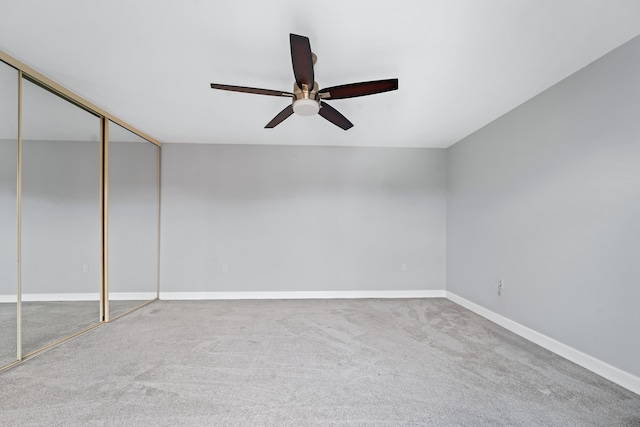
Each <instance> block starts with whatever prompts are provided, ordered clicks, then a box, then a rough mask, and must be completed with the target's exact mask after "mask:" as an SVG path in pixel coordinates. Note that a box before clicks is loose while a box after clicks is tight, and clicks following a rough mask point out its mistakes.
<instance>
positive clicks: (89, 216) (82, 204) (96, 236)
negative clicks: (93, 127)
mask: <svg viewBox="0 0 640 427" xmlns="http://www.w3.org/2000/svg"><path fill="white" fill-rule="evenodd" d="M85 265H86V266H87V270H88V271H86V272H85V271H84V266H85ZM22 292H23V294H57V293H72V294H75V293H80V294H85V293H88V294H96V295H97V294H98V293H99V292H100V147H99V143H98V142H96V141H87V142H78V141H29V140H25V141H23V142H22Z"/></svg>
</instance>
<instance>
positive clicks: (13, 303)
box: [0, 61, 18, 366]
mask: <svg viewBox="0 0 640 427" xmlns="http://www.w3.org/2000/svg"><path fill="white" fill-rule="evenodd" d="M17 188H18V70H16V69H15V68H13V67H10V66H9V65H7V64H5V63H4V62H2V61H0V366H4V365H7V364H9V363H11V362H13V361H15V360H16V359H17V357H18V353H17V336H18V335H17V334H18V331H17V329H18V323H17V312H18V304H17V301H18V297H17V293H18V263H17V258H18V216H17V215H18V214H17V212H18V209H17V206H18V191H17Z"/></svg>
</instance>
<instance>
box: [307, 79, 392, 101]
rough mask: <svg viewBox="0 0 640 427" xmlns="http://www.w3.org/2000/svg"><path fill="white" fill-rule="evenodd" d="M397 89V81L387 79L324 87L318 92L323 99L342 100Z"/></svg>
mask: <svg viewBox="0 0 640 427" xmlns="http://www.w3.org/2000/svg"><path fill="white" fill-rule="evenodd" d="M397 89H398V79H388V80H375V81H371V82H361V83H351V84H348V85H341V86H333V87H326V88H324V89H322V90H320V91H318V92H319V93H320V94H321V95H323V99H344V98H355V97H356V96H365V95H373V94H375V93H382V92H389V91H390V90H397ZM327 95H328V96H327Z"/></svg>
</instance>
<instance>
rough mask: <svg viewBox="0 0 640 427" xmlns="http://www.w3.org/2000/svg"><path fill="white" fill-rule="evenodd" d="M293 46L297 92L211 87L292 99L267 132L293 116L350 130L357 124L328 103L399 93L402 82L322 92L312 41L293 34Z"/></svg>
mask: <svg viewBox="0 0 640 427" xmlns="http://www.w3.org/2000/svg"><path fill="white" fill-rule="evenodd" d="M289 40H290V42H291V62H292V63H293V74H294V76H295V79H296V81H295V83H294V84H293V92H284V91H280V90H271V89H258V88H253V87H245V86H232V85H221V84H216V83H211V88H212V89H220V90H230V91H233V92H245V93H255V94H258V95H270V96H283V97H288V98H291V105H289V106H287V107H286V108H285V109H284V110H282V111H280V113H278V115H277V116H275V117H274V118H273V120H271V121H270V122H269V123H267V125H266V126H265V128H274V127H276V126H277V125H279V124H280V123H282V122H283V121H284V120H285V119H286V118H287V117H289V116H290V115H292V114H293V113H296V114H299V115H301V116H312V115H314V114H320V115H321V116H322V117H324V118H325V119H327V120H329V121H330V122H331V123H333V124H334V125H336V126H338V127H340V128H342V129H344V130H347V129H350V128H351V127H353V124H352V123H351V122H350V121H349V120H347V118H346V117H345V116H343V115H342V114H340V113H339V112H338V110H336V109H335V108H333V107H332V106H330V105H329V104H327V103H326V102H324V101H325V100H326V101H329V100H332V99H345V98H355V97H357V96H365V95H373V94H376V93H381V92H388V91H391V90H396V89H398V79H387V80H375V81H370V82H360V83H351V84H346V85H341V86H333V87H327V88H324V89H319V88H318V83H317V82H316V81H315V77H314V75H313V65H314V64H315V63H316V60H317V57H316V55H315V54H314V53H313V52H311V45H310V43H309V38H308V37H304V36H299V35H297V34H290V35H289Z"/></svg>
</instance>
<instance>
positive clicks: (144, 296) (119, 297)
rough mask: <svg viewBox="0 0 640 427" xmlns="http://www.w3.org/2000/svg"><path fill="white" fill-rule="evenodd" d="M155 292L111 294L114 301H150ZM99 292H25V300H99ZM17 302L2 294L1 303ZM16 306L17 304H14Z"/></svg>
mask: <svg viewBox="0 0 640 427" xmlns="http://www.w3.org/2000/svg"><path fill="white" fill-rule="evenodd" d="M156 296H157V294H156V293H155V292H116V293H111V294H109V299H110V300H112V301H149V300H152V299H154V298H156ZM98 300H100V294H99V293H76V294H23V295H22V301H23V302H44V301H98ZM11 302H12V303H16V302H17V297H16V296H15V295H0V303H11ZM14 308H15V306H14Z"/></svg>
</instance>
